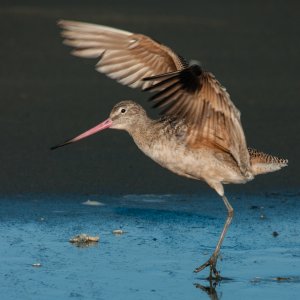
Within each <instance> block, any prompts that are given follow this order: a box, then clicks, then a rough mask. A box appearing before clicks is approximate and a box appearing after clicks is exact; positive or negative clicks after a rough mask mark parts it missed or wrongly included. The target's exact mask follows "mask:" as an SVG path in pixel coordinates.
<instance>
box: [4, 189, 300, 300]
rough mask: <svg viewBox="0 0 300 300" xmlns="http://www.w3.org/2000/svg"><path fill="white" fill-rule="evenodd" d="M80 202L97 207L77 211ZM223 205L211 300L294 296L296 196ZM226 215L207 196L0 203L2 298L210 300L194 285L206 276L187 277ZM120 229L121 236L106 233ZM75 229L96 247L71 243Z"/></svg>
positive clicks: (299, 209)
mask: <svg viewBox="0 0 300 300" xmlns="http://www.w3.org/2000/svg"><path fill="white" fill-rule="evenodd" d="M88 199H89V200H96V201H100V202H101V203H102V204H103V205H100V206H87V205H83V204H82V203H83V202H85V201H86V200H88ZM230 201H231V204H232V206H233V207H234V208H235V217H234V220H233V223H232V225H231V227H230V229H229V232H228V235H227V236H226V238H225V242H224V245H223V247H222V251H221V258H222V260H221V261H220V262H219V265H218V268H219V269H220V270H221V275H222V276H224V277H226V278H227V279H226V280H223V281H222V282H220V283H219V284H218V285H217V286H216V287H215V290H213V292H214V293H215V294H214V295H211V297H212V299H218V298H217V297H219V298H222V299H253V297H255V298H256V299H297V297H299V295H300V238H299V236H300V221H299V213H300V194H299V193H297V192H295V193H273V194H272V193H271V194H261V195H243V196H237V195H236V196H235V197H231V198H230ZM225 218H226V210H225V208H224V206H223V204H222V201H221V200H220V199H218V197H217V196H214V195H212V196H205V195H200V196H195V195H194V196H185V195H126V196H119V197H117V196H114V197H111V196H105V195H102V196H101V195H98V196H90V197H84V196H82V197H79V196H75V197H71V196H69V197H66V196H23V197H21V196H19V197H6V198H5V197H2V199H1V200H0V237H1V241H2V242H1V244H0V265H1V269H0V280H1V286H0V295H1V299H54V298H57V299H69V298H78V299H209V295H208V294H207V293H206V292H205V291H203V290H202V289H201V288H200V286H199V284H200V285H201V286H209V282H208V281H207V280H205V278H206V276H207V274H208V272H207V271H204V272H203V273H199V274H194V273H193V272H192V271H193V269H194V268H195V267H197V266H198V265H200V264H201V263H203V262H204V261H206V260H207V259H208V258H209V255H210V254H211V252H212V251H213V249H214V247H215V244H216V242H217V239H218V236H219V234H220V232H221V229H222V227H223V223H224V221H225ZM119 228H122V229H123V230H124V231H126V233H125V234H123V235H121V236H115V235H113V234H112V231H113V230H114V229H119ZM274 231H276V232H277V233H278V234H279V235H278V236H277V237H274V236H273V234H272V233H273V232H274ZM79 233H87V234H89V235H100V243H99V244H98V245H95V246H91V247H88V248H79V247H76V246H74V245H72V244H70V243H69V242H68V240H69V239H70V238H71V237H73V236H74V235H77V234H79ZM34 263H41V267H33V266H32V264H34ZM277 277H281V278H284V279H285V280H276V278H277Z"/></svg>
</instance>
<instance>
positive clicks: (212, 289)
mask: <svg viewBox="0 0 300 300" xmlns="http://www.w3.org/2000/svg"><path fill="white" fill-rule="evenodd" d="M217 283H218V282H217V281H213V280H209V286H205V285H202V284H200V283H194V286H195V287H196V288H197V289H200V290H202V291H204V292H205V293H206V294H207V295H208V296H209V299H211V300H219V296H218V293H217V291H216V286H217Z"/></svg>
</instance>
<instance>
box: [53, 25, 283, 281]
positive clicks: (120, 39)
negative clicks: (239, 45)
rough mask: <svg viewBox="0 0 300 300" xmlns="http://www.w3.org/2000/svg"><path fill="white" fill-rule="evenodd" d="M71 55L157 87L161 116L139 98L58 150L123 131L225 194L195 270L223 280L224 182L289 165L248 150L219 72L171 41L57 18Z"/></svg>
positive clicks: (132, 83)
mask: <svg viewBox="0 0 300 300" xmlns="http://www.w3.org/2000/svg"><path fill="white" fill-rule="evenodd" d="M58 24H59V26H60V27H61V28H62V29H63V31H62V36H63V38H64V44H66V45H68V46H71V47H74V50H73V51H72V54H73V55H75V56H79V57H84V58H95V59H98V63H97V64H96V70H97V71H99V72H101V73H104V74H106V75H107V76H109V77H110V78H113V79H115V80H117V81H118V82H120V83H121V84H124V85H127V86H129V87H132V88H141V89H143V90H145V91H151V92H155V94H154V96H152V97H151V98H150V100H151V101H153V103H154V107H158V108H163V110H162V115H163V116H162V117H161V118H160V119H158V120H152V119H150V118H149V117H148V116H147V114H146V112H145V110H144V109H143V108H142V107H141V106H140V105H139V104H137V103H135V102H133V101H131V100H127V101H121V102H120V103H118V104H116V105H115V106H114V107H113V109H112V111H111V113H110V116H109V118H108V119H107V120H105V121H104V122H102V123H100V124H98V125H97V126H95V127H93V128H92V129H90V130H88V131H86V132H84V133H82V134H80V135H78V136H77V137H75V138H73V139H71V140H68V141H66V142H64V143H62V144H59V145H57V146H55V147H53V149H55V148H58V147H61V146H64V145H67V144H71V143H74V142H77V141H79V140H81V139H83V138H86V137H88V136H90V135H92V134H94V133H96V132H99V131H101V130H104V129H105V128H113V129H121V130H126V131H127V132H128V133H129V134H130V135H131V136H132V138H133V140H134V142H135V143H136V145H137V146H138V148H140V149H141V150H142V151H143V152H144V153H145V154H146V155H147V156H149V157H150V158H152V159H153V160H154V161H155V162H157V163H158V164H160V165H161V166H162V167H164V168H167V169H169V170H170V171H172V172H174V173H176V174H178V175H181V176H185V177H188V178H192V179H197V180H203V181H205V182H206V183H207V184H208V185H209V186H210V187H211V188H213V189H214V190H215V191H216V192H217V193H218V195H219V196H220V197H221V198H222V200H223V202H224V204H225V206H226V208H227V212H228V215H227V219H226V222H225V224H224V227H223V230H222V232H221V235H220V238H219V240H218V243H217V245H216V248H215V250H214V252H213V253H212V255H211V257H210V258H209V259H208V260H207V261H206V262H205V263H204V264H202V265H200V266H199V267H198V268H196V269H195V272H199V271H201V270H203V269H205V268H206V267H209V268H210V275H209V277H210V279H211V278H220V273H219V272H218V271H217V268H216V265H217V259H218V255H219V252H220V248H221V245H222V242H223V240H224V237H225V235H226V232H227V229H228V227H229V225H230V223H231V220H232V218H233V208H232V206H231V205H230V203H229V201H228V199H227V198H226V196H225V194H224V188H223V184H228V183H234V184H240V183H246V182H247V181H250V180H252V179H253V178H254V176H256V175H258V174H263V173H268V172H273V171H276V170H279V169H281V168H282V167H284V166H287V163H288V161H287V160H286V159H280V158H278V157H275V156H271V155H269V154H265V153H263V152H260V151H257V150H254V149H251V148H247V144H246V139H245V136H244V132H243V128H242V124H241V119H240V112H239V110H238V109H237V108H236V107H235V105H234V104H233V102H232V101H231V99H230V96H229V94H228V93H227V91H226V89H225V88H224V87H223V86H222V85H221V84H220V83H219V82H218V81H217V80H216V78H215V77H214V75H213V74H212V73H210V72H207V71H205V70H203V68H202V67H200V66H198V65H189V64H188V63H187V61H186V60H185V59H184V58H183V57H182V56H180V55H178V54H176V53H175V52H174V51H173V50H171V49H170V48H168V47H167V46H165V45H163V44H161V43H159V42H157V41H155V40H153V39H151V38H150V37H148V36H145V35H142V34H135V33H131V32H128V31H124V30H120V29H116V28H112V27H107V26H102V25H95V24H89V23H83V22H75V21H65V20H62V21H59V22H58Z"/></svg>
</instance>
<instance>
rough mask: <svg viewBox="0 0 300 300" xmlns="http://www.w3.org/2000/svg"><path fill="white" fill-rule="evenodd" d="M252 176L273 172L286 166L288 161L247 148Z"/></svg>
mask: <svg viewBox="0 0 300 300" xmlns="http://www.w3.org/2000/svg"><path fill="white" fill-rule="evenodd" d="M248 152H249V155H250V164H251V168H252V172H253V174H254V175H259V174H264V173H270V172H275V171H277V170H280V169H281V168H283V167H286V166H287V165H288V160H287V159H283V158H278V157H276V156H272V155H270V154H266V153H263V152H260V151H257V150H255V149H252V148H248Z"/></svg>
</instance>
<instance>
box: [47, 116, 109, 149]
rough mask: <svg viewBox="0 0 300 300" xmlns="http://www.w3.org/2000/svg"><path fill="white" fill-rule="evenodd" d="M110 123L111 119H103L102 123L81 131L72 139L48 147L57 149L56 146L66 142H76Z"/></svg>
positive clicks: (63, 144) (66, 143)
mask: <svg viewBox="0 0 300 300" xmlns="http://www.w3.org/2000/svg"><path fill="white" fill-rule="evenodd" d="M111 125H112V120H111V119H107V120H105V121H104V122H102V123H100V124H98V125H96V126H95V127H93V128H91V129H89V130H87V131H85V132H84V133H82V134H80V135H78V136H76V137H74V138H73V139H70V140H68V141H66V142H64V143H61V144H58V145H56V146H53V147H51V148H50V149H51V150H54V149H57V148H60V147H63V146H66V145H68V144H72V143H74V142H78V141H80V140H82V139H84V138H86V137H88V136H90V135H93V134H95V133H97V132H99V131H101V130H104V129H106V128H109V127H110V126H111Z"/></svg>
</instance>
